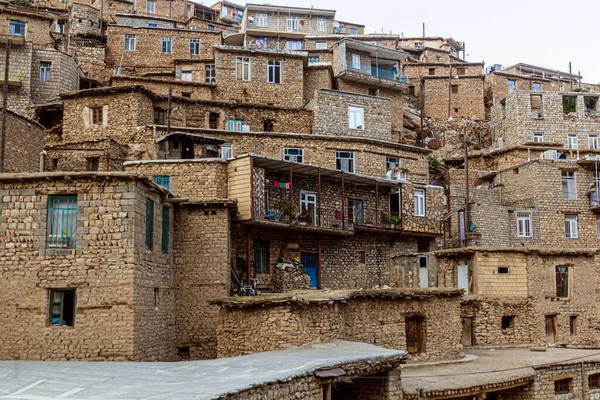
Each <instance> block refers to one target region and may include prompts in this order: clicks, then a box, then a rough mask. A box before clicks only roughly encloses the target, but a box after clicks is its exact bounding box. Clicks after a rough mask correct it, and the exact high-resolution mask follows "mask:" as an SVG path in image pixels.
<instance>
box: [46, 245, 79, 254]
mask: <svg viewBox="0 0 600 400" xmlns="http://www.w3.org/2000/svg"><path fill="white" fill-rule="evenodd" d="M75 250H76V248H75V247H72V248H71V247H69V248H57V247H46V248H45V251H44V253H45V255H46V256H68V255H71V254H73V253H74V252H75Z"/></svg>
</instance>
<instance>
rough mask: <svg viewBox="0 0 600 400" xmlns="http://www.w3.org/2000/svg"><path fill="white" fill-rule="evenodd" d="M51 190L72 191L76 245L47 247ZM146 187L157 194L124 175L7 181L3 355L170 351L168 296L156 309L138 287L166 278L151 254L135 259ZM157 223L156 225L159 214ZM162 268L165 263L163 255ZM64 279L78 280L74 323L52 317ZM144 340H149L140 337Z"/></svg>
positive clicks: (142, 355) (0, 255) (151, 355)
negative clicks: (53, 298) (53, 296)
mask: <svg viewBox="0 0 600 400" xmlns="http://www.w3.org/2000/svg"><path fill="white" fill-rule="evenodd" d="M49 194H77V208H78V222H77V245H76V248H75V249H53V248H46V233H47V231H46V229H47V218H48V210H47V207H48V195H49ZM146 197H150V198H152V199H154V200H155V201H156V202H158V201H159V199H160V197H159V196H157V195H156V194H155V193H153V192H151V191H149V190H148V187H147V186H145V185H143V184H141V183H139V182H136V181H135V180H133V179H131V178H128V177H121V178H117V177H115V178H113V179H112V180H111V179H104V180H102V181H97V180H94V179H91V178H89V177H78V176H77V175H76V174H75V175H74V176H72V177H71V179H68V180H64V179H62V178H60V177H59V178H50V179H44V178H42V179H39V180H35V179H33V180H25V181H21V182H11V181H4V183H3V184H2V205H3V207H2V208H3V211H2V215H1V216H0V226H1V229H2V232H4V233H3V238H2V246H1V249H0V260H2V261H1V263H2V265H3V268H4V270H3V274H2V278H3V281H4V284H5V285H6V287H7V288H10V290H4V291H2V292H1V293H0V298H1V299H2V301H3V304H5V305H6V307H4V308H3V310H2V319H3V320H10V321H12V322H11V324H10V327H9V326H7V327H6V328H3V329H2V332H1V335H2V338H3V341H2V343H1V344H0V358H3V359H24V360H67V359H80V360H83V359H85V360H159V359H160V360H168V359H171V357H172V356H173V354H174V352H172V353H170V354H169V352H168V351H167V350H168V349H167V347H168V346H167V345H166V342H167V339H168V337H169V336H170V335H172V333H171V330H172V329H173V328H172V326H173V325H172V324H171V323H170V322H169V318H170V317H169V316H170V315H173V312H174V310H173V309H172V306H171V305H172V298H171V299H170V298H169V295H168V293H164V294H163V297H162V299H161V305H160V307H159V309H154V307H151V306H147V303H148V302H151V303H152V305H153V297H154V295H153V289H150V290H149V291H147V290H144V288H145V287H150V288H152V287H153V286H161V285H164V286H168V285H169V283H168V279H167V278H166V275H164V274H158V273H156V275H155V271H153V270H152V269H151V268H150V267H149V266H148V265H146V264H147V263H149V260H150V259H152V255H147V256H148V260H147V261H145V262H141V261H142V259H141V257H140V255H139V254H138V251H139V250H138V247H139V245H140V244H139V243H137V242H136V241H137V240H138V237H139V236H140V235H142V236H143V232H144V226H143V225H140V223H141V222H142V221H143V215H140V211H139V208H140V207H139V206H138V203H144V204H145V198H146ZM155 219H156V218H155ZM156 225H157V226H156V227H155V232H156V231H157V233H158V234H160V231H161V230H160V220H159V221H158V223H157V224H156ZM158 243H160V241H159V242H158ZM141 246H143V241H142V244H141ZM155 248H156V246H155ZM158 252H160V246H158ZM158 257H160V256H158ZM15 260H18V261H15ZM163 261H164V260H163ZM161 268H168V267H167V266H166V263H165V262H162V263H161ZM142 276H143V283H142V282H141V281H140V279H141V277H142ZM160 276H162V277H160ZM64 288H69V289H75V290H76V315H75V323H74V326H73V327H57V326H50V325H48V320H49V316H48V306H49V304H48V301H49V300H48V299H49V290H50V289H64ZM147 292H150V293H147ZM165 292H167V291H165ZM149 296H151V297H149ZM149 299H152V300H149ZM150 308H151V309H150ZM148 313H150V314H151V315H149V314H148ZM135 314H137V315H136V316H135V317H134V315H135ZM142 319H143V320H144V321H141V320H142ZM141 322H143V323H141ZM143 340H146V341H147V342H148V343H147V344H145V345H140V344H139V341H143Z"/></svg>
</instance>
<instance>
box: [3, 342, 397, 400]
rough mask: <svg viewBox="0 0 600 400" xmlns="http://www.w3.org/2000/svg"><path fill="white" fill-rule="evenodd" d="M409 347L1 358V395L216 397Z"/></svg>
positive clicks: (36, 399)
mask: <svg viewBox="0 0 600 400" xmlns="http://www.w3.org/2000/svg"><path fill="white" fill-rule="evenodd" d="M404 357H406V352H405V351H399V350H388V349H384V348H382V347H378V346H374V345H370V344H366V343H356V342H347V341H342V340H334V341H331V342H328V343H315V344H310V345H306V346H302V347H293V348H289V349H285V350H276V351H269V352H264V353H256V354H252V355H247V356H240V357H232V358H221V359H217V360H206V361H189V362H169V363H158V362H155V363H153V362H140V363H137V362H85V361H47V362H45V361H0V399H31V400H45V399H70V400H73V399H90V398H94V399H119V400H125V399H192V398H193V399H213V398H216V397H219V396H222V395H226V394H229V393H236V392H238V391H241V390H244V389H247V388H250V387H252V386H255V385H260V384H263V383H267V382H274V381H278V380H285V379H291V378H294V377H300V376H304V375H311V374H312V373H313V372H314V371H315V370H319V369H329V368H332V367H337V366H343V365H344V364H350V363H360V362H365V363H368V362H370V361H377V360H384V359H395V360H398V359H402V358H404Z"/></svg>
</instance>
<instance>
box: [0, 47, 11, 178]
mask: <svg viewBox="0 0 600 400" xmlns="http://www.w3.org/2000/svg"><path fill="white" fill-rule="evenodd" d="M11 43H12V39H8V40H7V41H6V60H5V65H4V87H3V88H2V132H0V172H4V149H5V147H6V119H7V117H8V83H9V80H8V66H9V65H10V45H11Z"/></svg>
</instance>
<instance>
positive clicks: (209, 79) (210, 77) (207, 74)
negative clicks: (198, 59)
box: [204, 64, 217, 83]
mask: <svg viewBox="0 0 600 400" xmlns="http://www.w3.org/2000/svg"><path fill="white" fill-rule="evenodd" d="M204 82H205V83H215V82H217V70H216V68H215V64H204Z"/></svg>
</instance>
